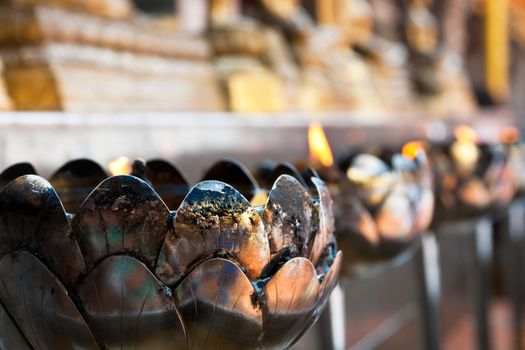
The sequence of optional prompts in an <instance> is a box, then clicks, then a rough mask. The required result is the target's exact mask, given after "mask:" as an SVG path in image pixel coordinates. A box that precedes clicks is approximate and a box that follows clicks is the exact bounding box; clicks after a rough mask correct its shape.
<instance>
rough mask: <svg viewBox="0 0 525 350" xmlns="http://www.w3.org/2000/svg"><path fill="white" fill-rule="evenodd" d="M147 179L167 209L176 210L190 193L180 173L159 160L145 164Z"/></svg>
mask: <svg viewBox="0 0 525 350" xmlns="http://www.w3.org/2000/svg"><path fill="white" fill-rule="evenodd" d="M146 168H147V178H148V179H149V181H151V184H152V185H153V188H154V189H155V191H156V192H157V194H158V195H159V196H160V197H161V198H162V200H163V201H164V203H166V205H167V206H168V208H170V209H172V210H176V209H177V208H178V207H179V205H180V204H181V203H182V201H183V199H184V197H186V195H187V194H188V192H189V191H190V185H189V182H188V180H186V177H185V176H184V175H183V174H182V172H181V171H180V170H179V169H178V168H177V167H175V166H174V165H173V164H171V163H169V162H167V161H165V160H161V159H155V160H150V161H148V162H147V163H146Z"/></svg>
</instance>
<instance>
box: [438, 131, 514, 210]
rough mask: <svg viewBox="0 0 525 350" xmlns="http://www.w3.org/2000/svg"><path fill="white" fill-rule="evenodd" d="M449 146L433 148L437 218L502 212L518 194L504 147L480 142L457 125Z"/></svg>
mask: <svg viewBox="0 0 525 350" xmlns="http://www.w3.org/2000/svg"><path fill="white" fill-rule="evenodd" d="M454 134H455V140H454V141H453V142H452V143H451V144H450V145H434V146H433V147H432V151H431V159H432V163H433V168H434V171H435V174H436V178H437V179H436V187H437V193H438V196H437V199H438V201H437V204H438V206H437V208H438V212H437V214H438V216H439V217H440V218H441V217H444V216H446V217H447V218H449V219H451V218H456V219H461V218H469V217H476V216H479V215H483V214H485V213H489V212H490V211H491V210H494V209H501V208H503V207H504V206H506V205H508V204H509V203H510V201H511V200H512V198H513V197H514V194H515V184H514V179H513V172H512V168H511V164H510V163H509V160H508V155H507V154H506V151H505V148H504V147H503V146H502V145H496V144H483V143H479V142H478V137H477V134H476V132H475V130H474V129H472V128H471V127H469V126H467V125H458V126H457V127H456V129H455V133H454Z"/></svg>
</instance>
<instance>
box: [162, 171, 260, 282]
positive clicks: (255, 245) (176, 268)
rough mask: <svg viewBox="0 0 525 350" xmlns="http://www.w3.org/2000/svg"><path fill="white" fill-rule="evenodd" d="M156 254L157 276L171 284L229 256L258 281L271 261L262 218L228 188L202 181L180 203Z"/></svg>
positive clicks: (238, 194)
mask: <svg viewBox="0 0 525 350" xmlns="http://www.w3.org/2000/svg"><path fill="white" fill-rule="evenodd" d="M174 227H175V228H174V230H173V231H170V233H169V234H168V237H167V238H166V242H165V243H164V247H163V248H162V251H161V253H160V256H159V260H158V265H157V269H156V274H157V276H159V278H160V279H161V280H162V281H163V282H164V283H166V284H168V285H173V284H175V283H176V282H177V281H178V280H179V279H180V278H181V277H182V276H183V275H184V274H185V273H186V272H187V271H189V270H190V269H191V268H192V267H193V266H194V265H195V264H196V263H198V262H200V261H201V260H203V259H204V258H206V257H216V256H221V255H222V256H224V255H226V256H229V257H231V258H232V259H235V260H237V261H239V263H240V265H241V266H243V267H245V268H246V269H247V275H248V277H250V278H257V277H258V276H259V275H260V273H261V271H262V269H263V267H264V266H265V265H266V264H267V263H268V261H269V259H270V247H269V244H268V238H267V237H266V234H265V232H264V227H263V224H262V220H261V217H260V216H259V214H257V213H256V212H255V210H254V209H253V208H252V207H251V206H250V203H249V202H248V201H247V200H246V198H244V197H243V196H242V195H241V194H240V193H239V192H237V191H236V190H235V189H234V188H233V187H231V186H230V185H227V184H225V183H222V182H218V181H205V182H201V183H200V184H198V185H196V186H195V187H193V188H192V190H191V191H190V193H189V194H188V196H187V197H186V198H185V199H184V202H183V203H182V204H181V206H180V208H179V210H178V212H177V216H176V218H175V225H174Z"/></svg>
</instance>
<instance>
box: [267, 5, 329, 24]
mask: <svg viewBox="0 0 525 350" xmlns="http://www.w3.org/2000/svg"><path fill="white" fill-rule="evenodd" d="M274 1H275V0H274ZM337 2H338V0H317V1H316V12H317V22H318V23H319V24H335V23H336V16H337V10H338V8H337Z"/></svg>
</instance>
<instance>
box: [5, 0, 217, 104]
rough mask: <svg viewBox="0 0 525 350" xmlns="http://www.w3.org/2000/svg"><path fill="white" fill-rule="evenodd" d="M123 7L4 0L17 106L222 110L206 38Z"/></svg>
mask: <svg viewBox="0 0 525 350" xmlns="http://www.w3.org/2000/svg"><path fill="white" fill-rule="evenodd" d="M192 1H193V0H192ZM82 4H84V5H85V6H84V5H82ZM117 4H121V5H120V6H117ZM95 5H96V6H95ZM125 8H129V9H131V8H132V7H131V3H130V2H129V1H128V0H94V1H80V0H61V1H59V0H40V1H37V0H9V1H4V2H2V3H1V5H0V23H2V25H0V49H1V52H2V58H3V60H4V63H5V73H4V76H5V82H6V85H7V89H8V92H9V94H10V96H11V98H12V101H13V104H14V107H15V108H16V109H19V110H65V111H74V112H82V111H105V112H111V111H142V110H147V111H217V110H224V108H225V104H224V100H223V96H222V94H221V92H220V89H219V86H218V83H217V81H216V79H215V75H214V72H213V68H212V65H211V52H210V48H209V45H208V42H207V41H206V40H205V38H204V37H199V36H193V35H189V34H186V33H184V32H182V31H180V32H179V31H175V32H174V30H173V29H166V28H165V27H164V26H162V25H161V24H159V23H158V22H157V20H156V19H154V18H149V17H146V16H142V17H140V18H138V17H135V16H134V15H133V13H132V12H131V10H130V11H127V10H126V11H124V9H125ZM80 82H81V83H80Z"/></svg>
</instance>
